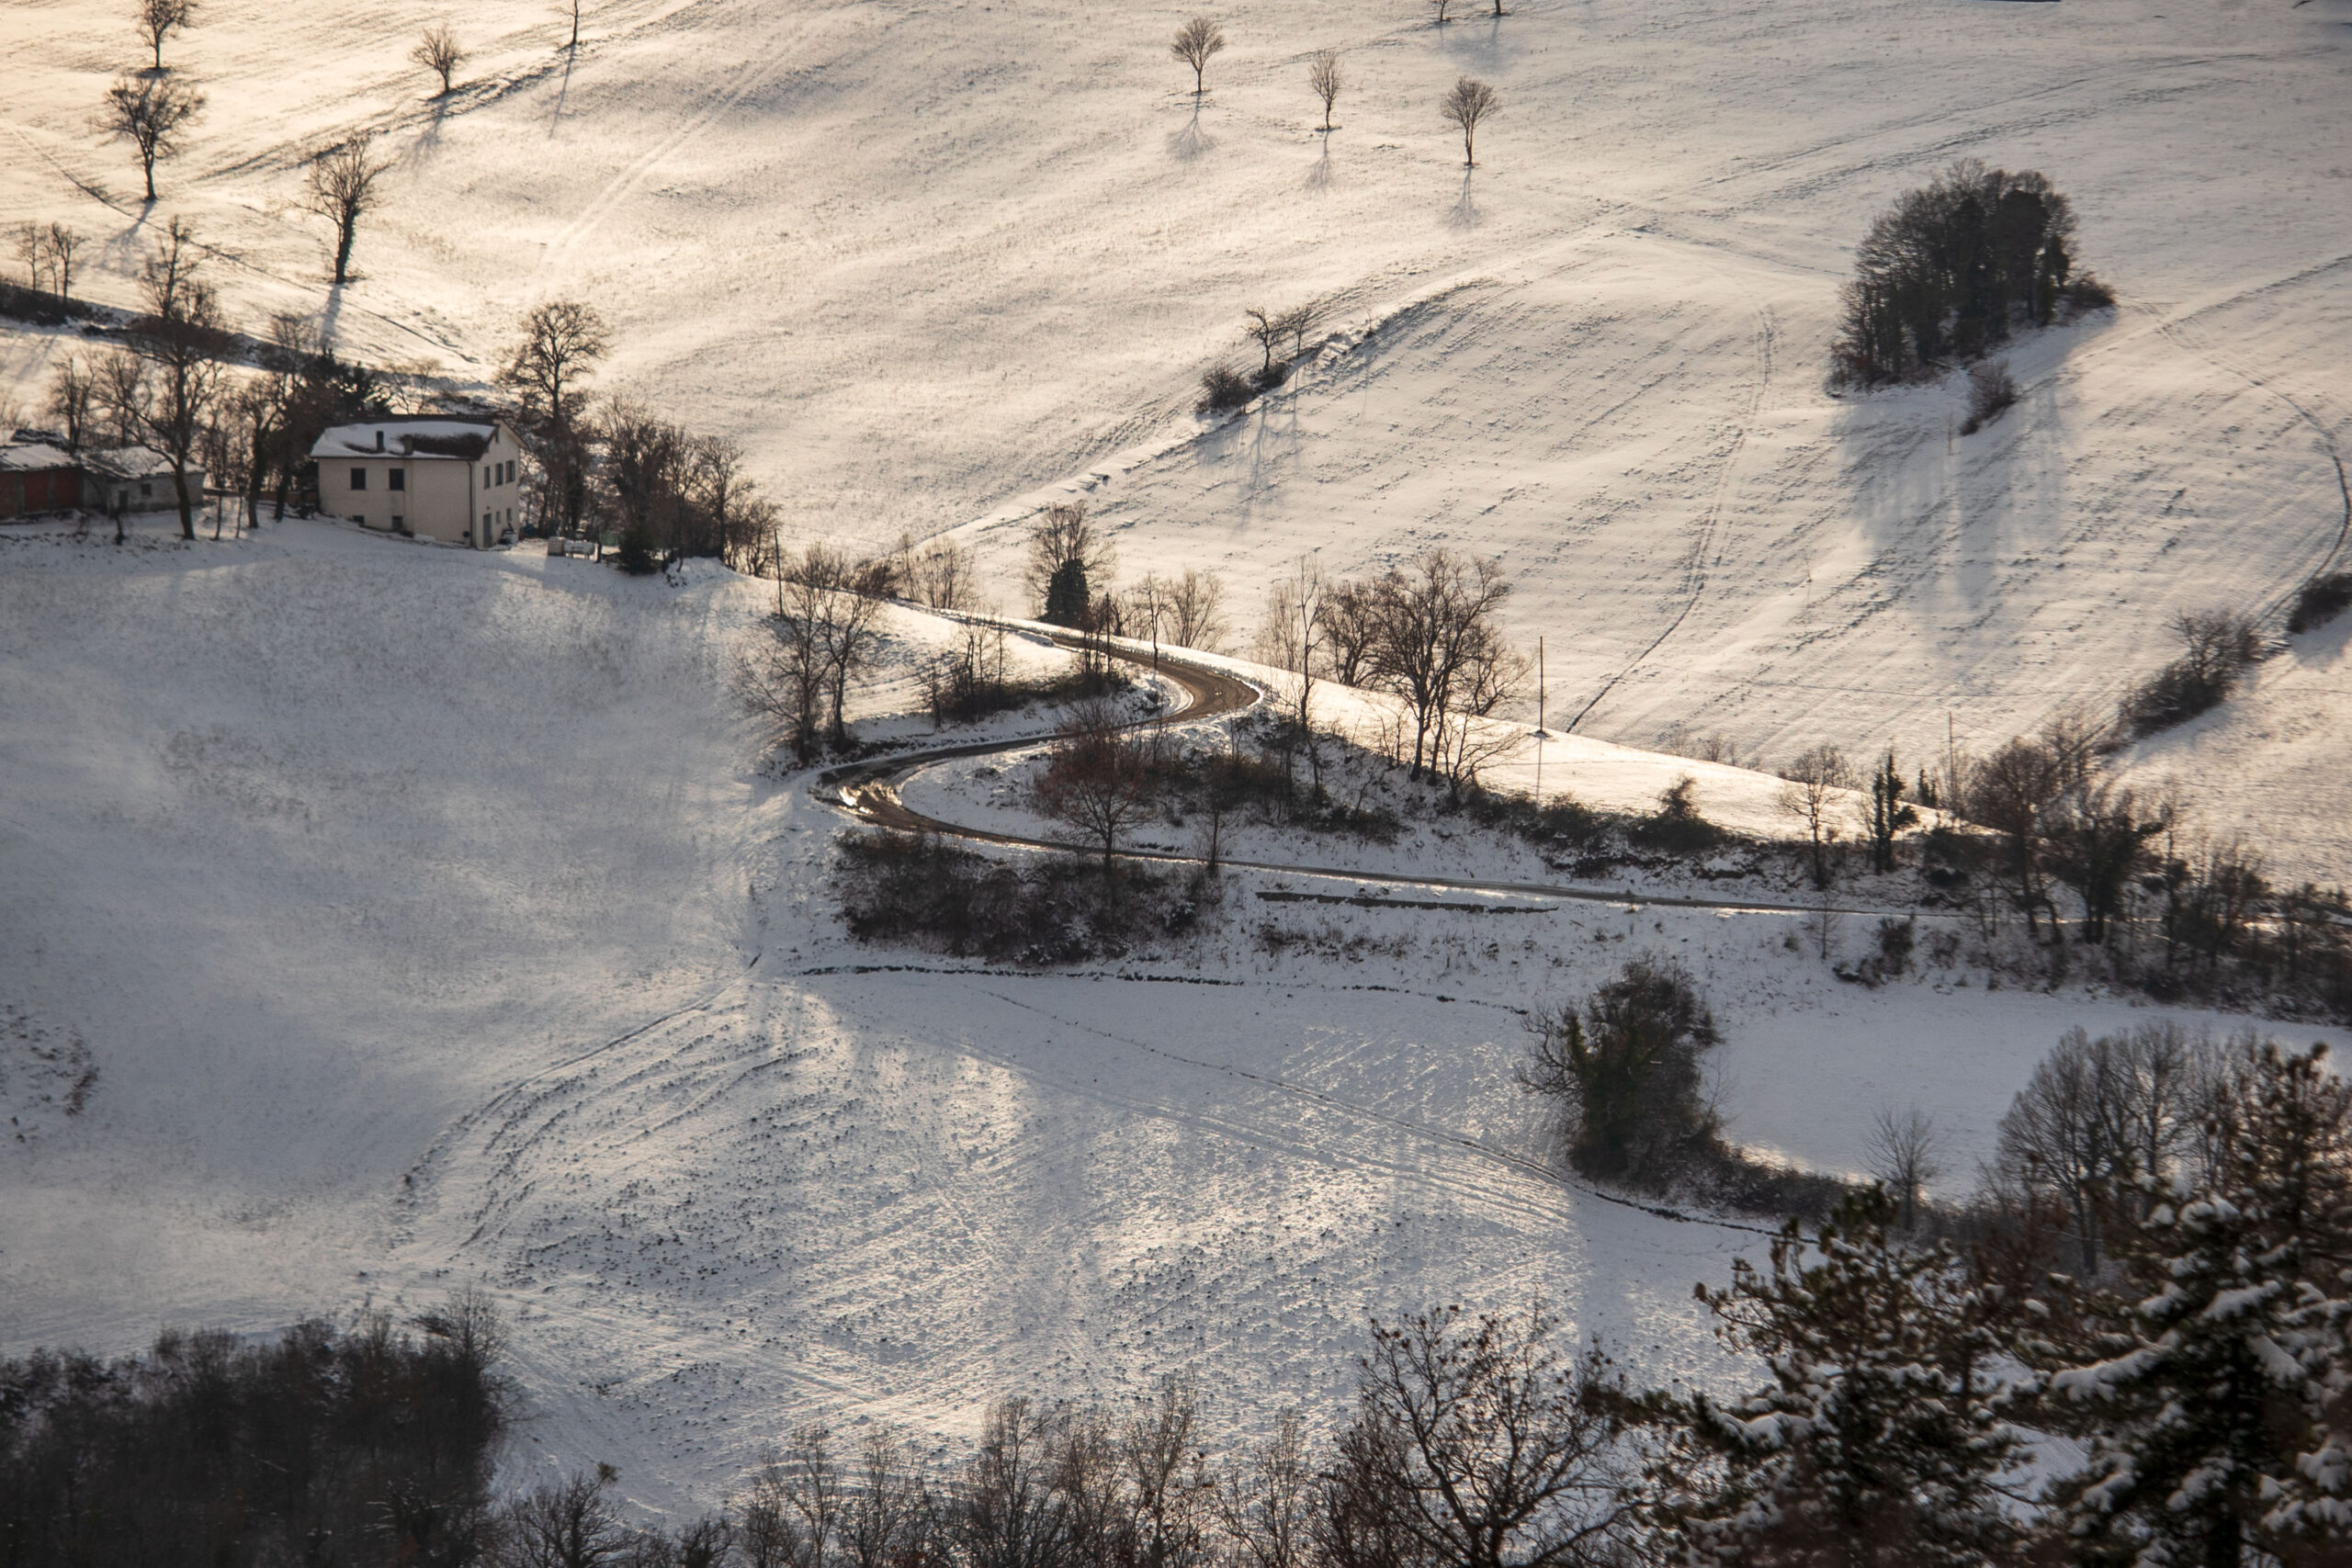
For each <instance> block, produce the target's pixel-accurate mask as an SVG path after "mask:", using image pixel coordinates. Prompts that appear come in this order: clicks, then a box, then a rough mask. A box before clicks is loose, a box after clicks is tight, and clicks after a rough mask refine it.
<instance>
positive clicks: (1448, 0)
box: [1429, 0, 1453, 28]
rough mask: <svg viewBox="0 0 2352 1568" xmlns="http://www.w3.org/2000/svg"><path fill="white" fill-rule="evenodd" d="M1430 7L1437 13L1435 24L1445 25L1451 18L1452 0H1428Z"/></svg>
mask: <svg viewBox="0 0 2352 1568" xmlns="http://www.w3.org/2000/svg"><path fill="white" fill-rule="evenodd" d="M1429 3H1430V9H1431V10H1432V11H1435V12H1436V13H1437V25H1438V26H1439V27H1441V28H1442V27H1443V26H1445V24H1446V23H1448V22H1450V21H1452V20H1453V0H1429Z"/></svg>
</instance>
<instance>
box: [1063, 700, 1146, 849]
mask: <svg viewBox="0 0 2352 1568" xmlns="http://www.w3.org/2000/svg"><path fill="white" fill-rule="evenodd" d="M1035 796H1036V803H1037V809H1038V810H1039V811H1040V812H1041V813H1043V814H1044V815H1045V816H1046V817H1048V818H1052V819H1053V820H1054V821H1057V822H1059V823H1061V824H1062V825H1063V826H1065V827H1067V828H1069V829H1073V830H1074V831H1076V832H1078V833H1080V834H1081V835H1083V836H1084V837H1085V838H1087V839H1089V840H1093V841H1095V842H1098V843H1100V844H1101V845H1102V846H1103V875H1104V876H1105V877H1106V878H1107V877H1108V876H1110V875H1111V874H1112V870H1113V863H1114V860H1115V858H1116V856H1117V854H1118V848H1119V836H1120V835H1121V834H1123V833H1125V831H1126V830H1127V829H1128V827H1129V826H1131V825H1132V824H1133V823H1134V822H1135V820H1136V818H1138V817H1140V816H1142V815H1143V814H1144V813H1145V812H1146V811H1148V809H1150V806H1151V775H1150V773H1149V771H1148V768H1147V766H1146V761H1145V755H1144V747H1143V742H1142V741H1141V740H1140V739H1137V738H1136V735H1135V734H1134V733H1133V732H1132V731H1131V730H1129V729H1128V728H1125V726H1123V725H1122V724H1121V723H1120V722H1119V717H1118V715H1117V713H1116V712H1115V711H1114V709H1113V708H1112V706H1111V705H1110V704H1108V703H1106V702H1103V701H1102V700H1101V699H1099V698H1097V699H1090V700H1088V701H1086V702H1084V703H1081V704H1080V705H1078V706H1077V707H1076V708H1074V709H1072V710H1071V713H1070V716H1069V719H1068V720H1066V721H1065V722H1064V723H1063V725H1062V727H1061V729H1060V731H1059V732H1058V733H1057V735H1056V736H1055V738H1054V746H1053V750H1052V753H1051V755H1050V756H1049V758H1048V759H1047V761H1046V771H1045V772H1044V773H1042V774H1040V775H1039V776H1038V779H1037V783H1036V786H1035Z"/></svg>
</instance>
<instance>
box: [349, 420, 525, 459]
mask: <svg viewBox="0 0 2352 1568" xmlns="http://www.w3.org/2000/svg"><path fill="white" fill-rule="evenodd" d="M497 432H498V422H497V421H496V420H494V419H487V418H485V419H469V418H467V417H464V416H462V415H455V414H446V413H420V414H387V415H385V416H384V417H383V418H381V419H369V420H362V421H360V422H358V423H356V424H338V425H336V426H335V427H334V429H332V430H330V431H328V432H327V433H326V434H323V435H321V436H320V437H319V438H318V440H317V441H315V442H313V443H312V444H311V457H420V458H425V457H447V458H451V459H454V460H462V461H464V462H469V463H470V462H472V461H473V460H474V459H475V458H477V457H481V455H482V454H483V453H484V452H486V451H488V450H489V449H490V441H491V437H492V435H494V434H497Z"/></svg>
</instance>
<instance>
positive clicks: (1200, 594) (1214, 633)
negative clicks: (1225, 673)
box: [1166, 567, 1225, 653]
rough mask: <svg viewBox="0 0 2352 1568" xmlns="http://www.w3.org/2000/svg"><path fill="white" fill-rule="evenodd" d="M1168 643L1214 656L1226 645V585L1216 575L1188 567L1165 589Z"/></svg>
mask: <svg viewBox="0 0 2352 1568" xmlns="http://www.w3.org/2000/svg"><path fill="white" fill-rule="evenodd" d="M1166 592H1167V614H1168V640H1169V641H1170V642H1172V643H1174V644H1175V645H1176V646H1177V647H1179V648H1193V649H1200V650H1201V651H1202V652H1204V653H1215V652H1216V651H1217V649H1218V647H1219V645H1220V644H1222V643H1223V642H1224V641H1225V583H1224V581H1223V580H1221V579H1220V578H1219V577H1218V576H1217V574H1216V573H1215V572H1213V571H1203V570H1199V569H1198V568H1196V567H1186V568H1185V569H1184V575H1183V576H1182V577H1180V578H1178V579H1176V580H1175V581H1172V582H1170V583H1168V584H1167V585H1166Z"/></svg>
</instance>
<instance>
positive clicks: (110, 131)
mask: <svg viewBox="0 0 2352 1568" xmlns="http://www.w3.org/2000/svg"><path fill="white" fill-rule="evenodd" d="M203 108H204V95H203V94H201V93H199V92H198V91H197V90H196V89H195V88H193V87H190V86H187V85H184V84H182V83H180V82H178V81H176V80H174V79H172V78H170V77H162V76H145V77H141V76H118V77H116V78H115V83H114V85H113V86H111V87H108V88H107V101H106V107H105V108H104V109H102V110H100V111H99V115H98V129H99V130H103V131H104V132H106V134H107V138H108V140H110V141H128V142H130V144H131V145H132V146H133V147H136V148H137V149H138V150H139V169H140V173H141V175H143V176H145V178H146V181H147V199H148V200H149V201H153V200H154V199H155V163H156V160H157V159H160V158H175V157H177V156H178V155H179V153H180V151H181V146H182V142H181V132H182V131H184V130H186V129H187V123H188V121H190V120H192V119H194V118H196V117H197V115H198V113H200V112H201V111H202V110H203Z"/></svg>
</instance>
